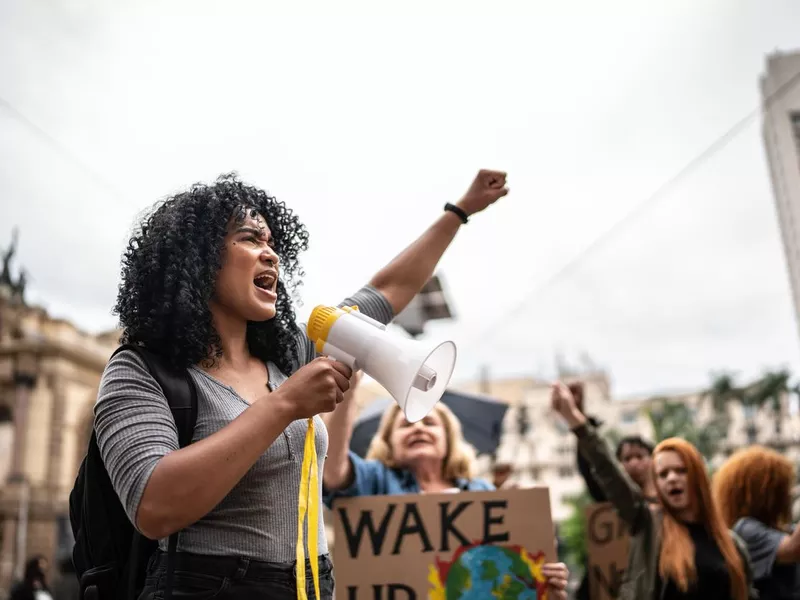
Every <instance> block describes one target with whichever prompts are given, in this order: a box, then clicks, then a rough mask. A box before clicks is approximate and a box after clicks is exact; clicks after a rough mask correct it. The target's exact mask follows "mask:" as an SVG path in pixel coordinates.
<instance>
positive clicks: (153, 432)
mask: <svg viewBox="0 0 800 600" xmlns="http://www.w3.org/2000/svg"><path fill="white" fill-rule="evenodd" d="M354 304H355V305H357V306H358V308H359V310H360V311H361V312H363V313H364V314H366V315H368V316H370V317H372V318H373V319H375V320H377V321H380V322H382V323H388V322H389V321H391V319H392V318H393V316H394V315H393V312H392V308H391V305H390V304H389V303H388V301H387V300H386V298H384V297H383V296H382V295H381V294H380V293H379V292H378V291H377V290H375V289H374V288H372V287H369V286H366V287H364V288H362V289H361V290H360V291H359V292H358V293H356V294H355V295H353V296H352V297H351V298H347V299H346V300H345V301H344V302H343V303H342V304H341V305H340V306H342V305H348V306H350V305H354ZM297 346H298V356H299V357H300V361H299V362H300V364H299V365H297V367H298V368H299V367H300V366H302V365H304V364H307V363H309V362H310V361H312V360H313V359H314V358H315V356H316V352H315V350H314V345H313V343H312V342H311V341H310V340H309V339H308V338H307V337H306V335H305V328H304V327H301V328H299V330H298V335H297ZM189 372H190V374H191V377H192V379H193V381H194V383H195V385H196V387H197V396H198V414H197V425H196V426H195V430H194V437H193V440H195V441H196V440H200V439H203V438H205V437H208V436H209V435H211V434H213V433H214V432H216V431H219V430H220V429H222V428H223V427H225V426H226V425H227V424H228V423H230V422H231V421H232V420H233V419H235V418H236V417H238V416H239V415H240V414H241V413H242V412H243V411H245V410H247V408H248V407H249V404H248V403H247V402H246V401H245V400H244V399H242V398H241V397H240V396H239V395H238V394H237V393H236V392H235V391H234V390H233V388H231V387H229V386H227V385H225V384H223V383H221V382H219V381H217V380H216V379H214V378H213V377H211V376H210V375H208V374H207V373H206V372H205V371H202V370H201V369H199V368H196V367H192V368H190V370H189ZM269 372H270V380H271V387H272V389H275V388H276V387H277V386H279V385H280V384H281V383H283V381H285V379H286V377H285V376H284V375H283V374H281V373H280V371H278V369H277V368H276V367H275V366H274V365H272V364H270V365H269ZM314 424H315V429H316V446H317V455H318V456H319V481H320V482H321V481H322V471H323V468H324V464H325V459H324V457H325V454H326V452H327V450H328V432H327V430H326V429H325V425H324V423H323V422H322V419H320V418H319V417H318V416H317V417H315V418H314ZM94 426H95V431H96V433H97V441H98V445H99V447H100V453H101V455H102V457H103V461H104V463H105V465H106V469H107V470H108V473H109V475H110V477H111V482H112V484H113V486H114V489H115V490H116V492H117V494H118V495H119V497H120V500H121V501H122V505H123V506H124V507H125V510H126V512H127V513H128V517H129V518H130V519H131V522H132V523H134V524H135V522H136V519H135V516H136V511H137V510H138V508H139V502H140V500H141V498H142V494H143V493H144V489H145V487H146V486H147V481H148V479H149V478H150V475H151V474H152V473H153V470H154V469H155V468H156V465H157V464H158V461H159V460H160V459H161V458H162V457H164V456H165V455H166V454H168V453H170V452H173V451H174V450H177V449H178V447H179V445H178V431H177V428H176V426H175V421H174V420H173V418H172V413H171V412H170V409H169V405H168V404H167V399H166V397H165V396H164V394H163V392H162V391H161V387H160V386H159V385H158V383H157V382H156V381H155V379H153V377H152V376H151V375H150V373H149V372H148V371H147V368H146V367H145V365H144V363H143V362H142V361H141V360H140V359H139V357H138V356H137V355H136V354H135V353H133V352H129V351H128V352H125V351H123V352H120V353H119V354H117V355H116V356H115V357H114V358H112V359H111V360H110V361H109V363H108V365H107V366H106V369H105V372H104V373H103V377H102V380H101V382H100V390H99V392H98V396H97V404H96V405H95V425H94ZM307 428H308V425H307V420H306V419H302V420H298V421H294V422H293V423H291V424H290V425H289V427H287V428H286V429H285V430H284V432H283V434H282V435H281V436H280V437H279V438H278V439H276V440H275V442H274V443H273V444H272V445H271V446H270V447H269V449H267V451H266V452H265V453H264V454H263V455H261V457H260V458H259V459H258V460H257V461H256V463H255V464H254V465H253V466H252V467H251V468H250V470H249V471H248V472H247V474H246V475H245V476H244V477H243V478H242V479H241V480H240V481H239V483H238V484H237V485H236V486H235V487H234V488H233V489H232V490H231V491H230V493H229V494H228V495H227V496H226V497H225V498H224V499H223V500H222V502H220V503H219V505H217V506H216V507H215V508H214V509H213V510H212V511H211V512H210V513H208V514H207V515H206V516H205V517H203V518H202V519H200V520H199V521H197V522H196V523H194V524H193V525H190V526H189V527H187V528H186V529H185V530H183V531H182V532H181V533H180V535H179V538H178V550H179V551H182V552H193V553H196V554H215V555H224V556H243V557H247V558H252V559H257V560H264V561H271V562H282V563H291V562H294V560H295V557H296V551H295V543H296V540H297V496H298V493H299V491H300V470H301V465H302V461H303V445H304V441H305V435H306V430H307ZM319 500H320V504H322V497H321V495H320V499H319ZM317 528H318V531H319V536H318V537H319V540H320V547H319V552H320V554H323V553H325V552H327V551H328V550H327V548H328V545H327V541H326V539H325V528H324V524H323V520H322V511H320V518H319V523H317ZM306 535H307V534H306ZM160 546H161V548H162V549H163V550H166V548H167V540H166V539H163V540H161V541H160Z"/></svg>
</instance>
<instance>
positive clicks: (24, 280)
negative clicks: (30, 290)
mask: <svg viewBox="0 0 800 600" xmlns="http://www.w3.org/2000/svg"><path fill="white" fill-rule="evenodd" d="M27 284H28V272H27V271H26V270H25V269H20V271H19V276H18V277H17V283H13V284H11V300H12V301H14V302H17V303H19V304H25V286H26V285H27Z"/></svg>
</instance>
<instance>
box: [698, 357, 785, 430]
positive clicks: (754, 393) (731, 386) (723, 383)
mask: <svg viewBox="0 0 800 600" xmlns="http://www.w3.org/2000/svg"><path fill="white" fill-rule="evenodd" d="M789 378H790V375H789V372H788V371H787V370H786V369H779V370H777V371H766V372H765V373H764V374H763V375H762V376H761V377H760V378H758V379H756V380H755V381H753V382H752V383H750V384H748V385H744V386H739V385H737V384H736V375H735V374H733V373H729V372H722V373H717V374H714V375H712V382H711V386H710V387H709V388H708V389H707V390H705V391H704V392H703V395H704V396H705V397H706V398H707V399H708V400H709V401H710V402H711V405H712V408H713V410H714V413H715V414H716V415H717V417H718V418H720V419H725V420H726V424H728V423H729V422H730V421H729V418H730V417H729V412H728V411H729V409H730V405H731V402H738V403H739V404H741V406H742V407H743V408H744V411H745V420H746V424H745V428H746V431H747V438H748V443H750V444H754V443H755V442H756V439H757V437H758V426H757V425H756V421H755V417H756V414H757V413H758V411H759V410H761V409H764V408H766V409H768V410H769V411H771V412H772V415H773V417H774V423H775V434H776V435H777V436H780V435H781V431H782V426H783V406H782V399H783V398H784V397H785V396H786V395H787V394H788V393H790V392H791V391H792V389H791V388H790V385H789Z"/></svg>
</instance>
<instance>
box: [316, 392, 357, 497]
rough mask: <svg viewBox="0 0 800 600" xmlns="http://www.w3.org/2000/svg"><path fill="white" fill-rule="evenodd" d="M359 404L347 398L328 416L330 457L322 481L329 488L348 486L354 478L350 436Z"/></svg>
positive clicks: (326, 460)
mask: <svg viewBox="0 0 800 600" xmlns="http://www.w3.org/2000/svg"><path fill="white" fill-rule="evenodd" d="M357 412H358V405H357V404H356V403H355V402H354V401H353V399H352V398H350V399H347V400H345V401H344V402H342V403H341V404H340V405H339V406H337V407H336V410H335V411H333V413H331V414H330V415H329V416H328V419H327V421H326V423H325V424H326V426H327V427H328V457H327V458H326V459H325V470H324V471H323V473H322V483H323V485H324V486H325V489H327V490H331V491H334V490H340V489H342V488H346V487H347V486H348V485H350V483H352V480H353V465H352V464H350V455H349V449H350V438H351V437H352V435H353V423H355V420H356V413H357Z"/></svg>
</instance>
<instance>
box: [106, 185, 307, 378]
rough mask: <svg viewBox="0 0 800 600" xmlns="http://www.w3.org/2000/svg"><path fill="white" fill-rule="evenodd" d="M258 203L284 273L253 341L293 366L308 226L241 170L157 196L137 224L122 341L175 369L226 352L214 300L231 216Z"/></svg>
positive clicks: (121, 299)
mask: <svg viewBox="0 0 800 600" xmlns="http://www.w3.org/2000/svg"><path fill="white" fill-rule="evenodd" d="M253 210H254V211H256V212H257V213H258V214H260V215H261V216H262V217H264V219H266V221H267V224H268V225H269V228H270V231H271V233H272V240H273V243H274V248H275V251H276V252H277V254H278V256H279V257H280V261H281V279H280V281H279V282H278V287H277V292H278V300H277V302H276V314H275V317H274V318H273V319H270V320H269V321H264V322H252V321H251V322H250V323H248V326H247V342H248V346H249V348H250V352H251V353H252V354H253V355H254V356H256V357H258V358H260V359H261V360H263V361H272V362H274V363H275V364H276V365H277V366H278V368H280V369H281V371H283V372H284V373H287V374H288V373H291V371H292V369H293V368H294V366H295V365H296V364H297V362H296V359H297V356H296V354H297V349H296V344H295V335H296V332H297V325H296V324H295V314H294V309H293V307H292V301H291V296H292V295H293V294H294V293H295V291H296V289H297V286H299V285H300V283H301V282H300V277H302V276H303V272H302V270H301V268H300V263H299V260H298V256H299V254H300V252H302V251H303V250H306V249H308V232H307V231H306V228H305V226H304V225H303V224H302V223H301V222H300V221H299V219H298V218H297V217H296V216H295V215H294V213H293V212H292V210H291V209H289V208H287V207H286V205H285V204H284V203H283V202H279V201H278V200H276V199H275V198H274V197H272V196H269V195H268V194H267V193H266V192H264V191H263V190H261V189H258V188H256V187H253V186H250V185H246V184H244V183H242V182H241V181H239V179H238V176H237V174H236V173H228V174H224V175H221V176H220V177H219V178H218V179H217V180H216V182H214V184H213V185H206V184H202V183H197V184H194V185H193V186H192V187H191V188H190V189H189V190H187V191H185V192H181V193H178V194H176V195H174V196H171V197H169V198H167V199H166V200H163V201H161V202H158V203H156V205H155V206H154V207H153V208H152V210H151V212H150V213H149V214H148V215H145V217H144V218H143V220H142V222H141V223H140V224H139V226H138V227H137V228H136V229H135V230H134V232H133V235H132V237H131V239H130V241H129V243H128V247H127V249H126V250H125V253H124V256H123V259H122V281H121V283H120V286H119V294H118V295H117V302H116V305H115V306H114V314H117V315H119V320H120V325H121V327H122V328H123V334H122V338H121V341H122V343H123V344H139V345H143V346H145V347H147V348H148V349H150V350H152V351H154V352H157V353H158V354H160V355H161V356H162V357H163V358H164V359H165V360H166V361H167V362H168V363H169V364H170V365H171V366H172V367H173V368H176V369H181V368H187V367H189V366H190V365H193V364H198V363H200V362H203V361H209V363H210V364H213V363H214V362H215V361H216V360H217V359H218V358H219V357H220V356H221V355H222V350H221V346H220V339H219V335H218V334H217V332H216V330H215V329H214V326H213V324H212V319H211V311H210V309H209V300H210V299H211V297H212V295H213V293H214V289H215V284H216V279H217V273H218V272H219V269H220V266H221V265H222V260H223V252H224V240H225V236H226V234H227V232H228V226H229V223H230V220H231V218H235V219H236V220H237V221H238V222H240V221H242V220H243V219H244V218H245V216H246V214H247V212H248V211H253Z"/></svg>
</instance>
